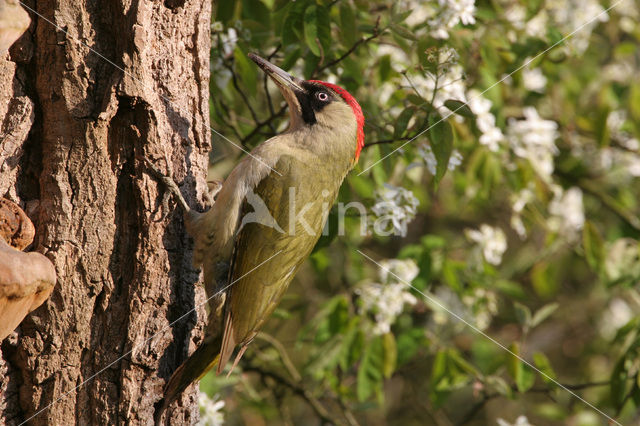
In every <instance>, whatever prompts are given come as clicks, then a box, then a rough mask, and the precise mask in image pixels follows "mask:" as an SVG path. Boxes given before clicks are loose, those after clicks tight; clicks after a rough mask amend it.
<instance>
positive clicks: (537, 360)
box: [533, 352, 556, 383]
mask: <svg viewBox="0 0 640 426" xmlns="http://www.w3.org/2000/svg"><path fill="white" fill-rule="evenodd" d="M533 363H534V365H535V366H536V367H538V370H540V371H542V372H543V373H544V374H541V375H540V377H542V380H543V381H544V382H545V383H553V380H555V379H556V373H555V371H553V367H551V362H550V361H549V358H547V356H546V355H545V354H543V353H542V352H536V353H534V354H533ZM551 379H553V380H551Z"/></svg>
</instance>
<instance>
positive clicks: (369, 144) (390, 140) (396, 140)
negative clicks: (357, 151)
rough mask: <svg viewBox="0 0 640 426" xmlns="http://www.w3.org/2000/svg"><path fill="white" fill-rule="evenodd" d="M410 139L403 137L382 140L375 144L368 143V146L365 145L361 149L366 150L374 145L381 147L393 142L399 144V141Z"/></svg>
mask: <svg viewBox="0 0 640 426" xmlns="http://www.w3.org/2000/svg"><path fill="white" fill-rule="evenodd" d="M409 139H410V138H409V137H408V136H407V137H403V138H397V139H382V140H379V141H375V142H369V143H368V144H366V145H365V146H364V147H363V148H368V147H370V146H374V145H382V144H385V143H395V142H401V141H408V140H409Z"/></svg>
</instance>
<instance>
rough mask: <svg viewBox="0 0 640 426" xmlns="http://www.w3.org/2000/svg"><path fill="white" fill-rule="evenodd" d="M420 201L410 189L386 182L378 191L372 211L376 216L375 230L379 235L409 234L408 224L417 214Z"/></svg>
mask: <svg viewBox="0 0 640 426" xmlns="http://www.w3.org/2000/svg"><path fill="white" fill-rule="evenodd" d="M419 204H420V202H419V201H418V199H417V198H416V197H415V195H413V192H411V191H409V190H408V189H405V188H402V187H398V186H393V185H390V184H385V185H384V189H383V190H380V191H376V201H375V204H374V205H373V207H372V208H371V211H372V212H373V213H374V215H375V216H376V220H375V222H374V224H373V230H374V231H375V232H376V233H377V234H379V235H400V236H403V237H404V236H406V235H407V225H408V224H409V222H411V221H412V220H413V218H414V217H415V216H416V213H417V210H418V205H419Z"/></svg>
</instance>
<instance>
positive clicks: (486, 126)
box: [467, 89, 504, 152]
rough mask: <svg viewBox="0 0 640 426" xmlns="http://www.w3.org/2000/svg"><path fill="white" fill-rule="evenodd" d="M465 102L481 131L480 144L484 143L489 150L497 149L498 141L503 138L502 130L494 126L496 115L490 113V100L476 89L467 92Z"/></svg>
mask: <svg viewBox="0 0 640 426" xmlns="http://www.w3.org/2000/svg"><path fill="white" fill-rule="evenodd" d="M467 104H468V105H469V108H470V109H471V112H473V113H474V114H475V115H476V126H478V130H480V132H482V135H481V136H480V140H479V142H480V144H482V145H485V146H486V147H487V148H489V149H490V150H491V151H494V152H495V151H498V149H499V143H500V142H501V141H503V140H504V135H503V134H502V130H500V128H499V127H497V126H496V117H495V116H494V115H493V114H492V113H491V101H490V100H489V99H487V98H485V97H483V96H482V94H481V93H480V92H479V91H478V90H476V89H471V90H469V91H468V92H467Z"/></svg>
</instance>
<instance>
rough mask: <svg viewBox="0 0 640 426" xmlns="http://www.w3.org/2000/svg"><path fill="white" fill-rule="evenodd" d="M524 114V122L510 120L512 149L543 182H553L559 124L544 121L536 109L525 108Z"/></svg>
mask: <svg viewBox="0 0 640 426" xmlns="http://www.w3.org/2000/svg"><path fill="white" fill-rule="evenodd" d="M523 114H524V120H516V119H514V118H511V119H509V122H508V128H507V139H508V141H509V144H510V145H511V149H513V152H514V153H515V154H516V155H517V156H518V157H521V158H525V159H527V160H528V161H529V163H531V166H532V167H533V169H534V170H535V171H536V172H537V173H538V175H540V177H541V178H542V179H543V180H545V181H546V182H551V174H552V173H553V156H554V155H556V154H558V148H557V147H556V144H555V139H556V137H557V136H558V130H557V129H558V124H557V123H556V122H555V121H551V120H544V119H542V118H541V117H540V115H538V111H537V110H536V109H535V108H534V107H526V108H524V110H523Z"/></svg>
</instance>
